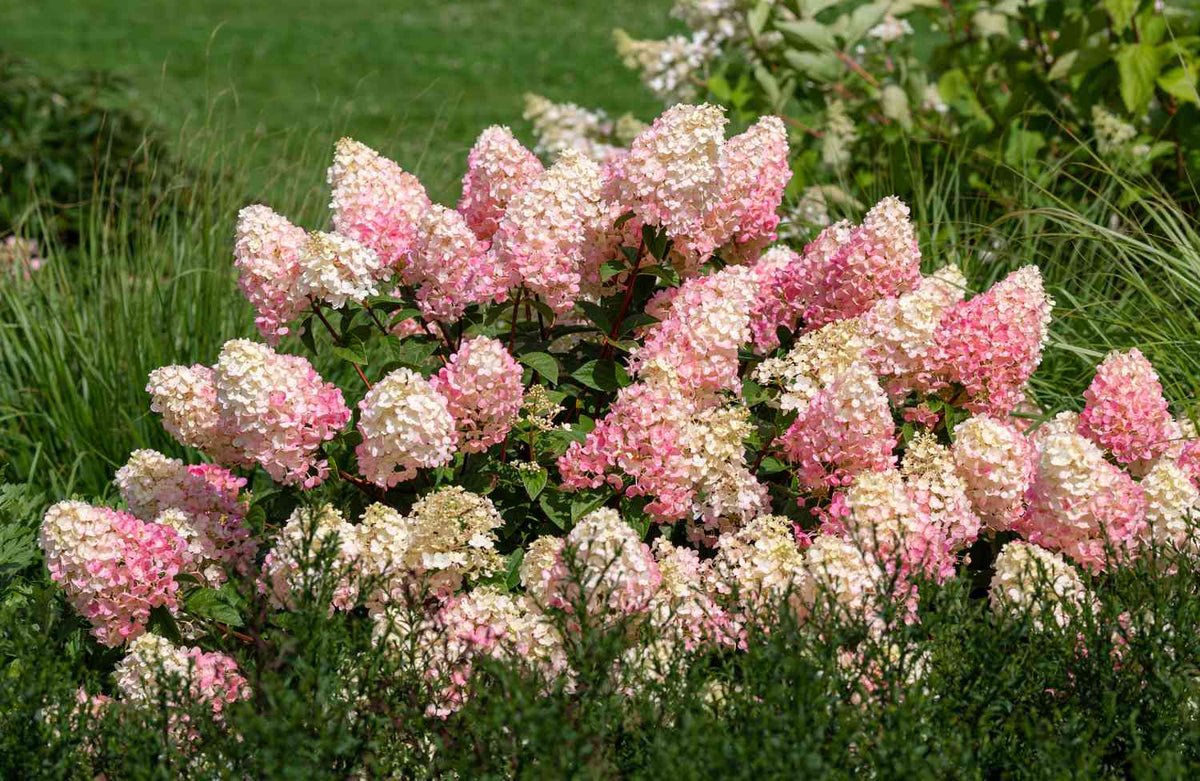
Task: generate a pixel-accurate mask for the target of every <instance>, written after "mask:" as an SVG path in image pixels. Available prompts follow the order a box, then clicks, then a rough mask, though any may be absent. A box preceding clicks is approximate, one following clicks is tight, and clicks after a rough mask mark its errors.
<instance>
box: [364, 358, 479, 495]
mask: <svg viewBox="0 0 1200 781" xmlns="http://www.w3.org/2000/svg"><path fill="white" fill-rule="evenodd" d="M358 408H359V409H360V410H362V416H361V417H360V418H359V421H358V430H359V433H361V434H362V438H363V439H362V442H361V443H359V445H358V447H357V448H356V451H355V452H356V453H357V454H358V467H359V470H360V471H361V472H362V474H363V475H364V476H365V477H366V478H367V479H368V480H370V481H371V482H373V483H375V484H376V485H380V486H388V487H390V486H393V485H395V484H397V483H400V482H403V481H405V480H411V479H412V478H414V477H416V475H417V470H418V469H422V468H425V469H427V468H431V467H436V466H441V465H443V464H446V463H449V461H450V459H451V458H453V457H454V447H455V444H456V443H457V441H458V435H457V433H456V429H455V424H454V418H453V416H451V414H450V410H449V407H448V405H447V401H446V397H445V396H443V395H442V394H440V393H438V392H437V391H436V390H434V388H433V386H432V385H431V384H430V383H429V381H428V380H426V379H425V378H424V377H422V376H421V375H420V374H417V373H416V372H414V371H413V370H411V369H407V368H400V369H396V370H395V371H393V372H391V373H390V374H388V375H387V376H386V377H384V378H383V379H382V380H380V381H379V382H377V383H375V386H374V387H373V388H371V390H369V391H367V395H366V396H365V397H363V400H362V401H360V402H359V403H358Z"/></svg>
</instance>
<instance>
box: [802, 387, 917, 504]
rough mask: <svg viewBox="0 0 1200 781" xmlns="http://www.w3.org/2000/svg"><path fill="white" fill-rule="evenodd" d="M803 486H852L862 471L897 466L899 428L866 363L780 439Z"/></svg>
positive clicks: (825, 392)
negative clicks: (895, 454) (848, 483)
mask: <svg viewBox="0 0 1200 781" xmlns="http://www.w3.org/2000/svg"><path fill="white" fill-rule="evenodd" d="M780 445H781V446H782V447H783V451H784V453H785V454H786V455H787V457H788V460H789V461H791V462H792V463H793V464H796V465H797V467H798V468H799V475H798V476H799V477H800V479H801V481H802V482H803V484H804V485H805V486H806V487H808V488H810V489H815V488H819V487H823V486H836V485H842V484H845V483H847V482H849V480H850V478H852V477H853V476H854V475H856V474H858V473H860V472H877V471H881V470H884V469H889V468H891V467H892V466H894V465H895V463H896V457H895V456H894V455H893V454H892V450H893V448H895V446H896V427H895V424H894V423H893V422H892V412H891V409H890V408H889V407H888V400H887V395H886V394H885V393H884V392H883V388H881V387H880V386H879V381H878V380H877V379H876V378H875V375H874V373H872V372H871V370H870V368H868V367H867V365H866V364H865V363H854V364H851V365H850V367H849V368H847V369H846V370H845V371H843V372H841V373H839V374H836V375H835V376H834V377H833V379H832V380H831V382H830V383H829V384H828V385H827V386H825V387H823V388H822V389H821V390H819V391H818V392H817V393H816V395H815V396H813V398H812V400H811V401H810V402H809V403H808V405H807V406H805V407H804V408H803V409H801V410H800V414H799V415H798V416H797V417H796V420H795V421H794V422H793V423H792V425H791V426H790V427H789V428H788V430H787V431H786V432H785V433H784V435H783V436H782V437H781V438H780Z"/></svg>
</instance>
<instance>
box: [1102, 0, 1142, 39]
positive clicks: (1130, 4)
mask: <svg viewBox="0 0 1200 781" xmlns="http://www.w3.org/2000/svg"><path fill="white" fill-rule="evenodd" d="M1103 5H1104V10H1105V11H1108V16H1109V18H1110V19H1112V24H1113V31H1114V32H1118V33H1120V32H1124V31H1125V28H1126V27H1128V26H1129V22H1130V21H1131V20H1132V19H1133V15H1134V14H1135V13H1137V7H1138V0H1103Z"/></svg>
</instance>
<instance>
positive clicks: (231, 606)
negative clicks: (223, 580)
mask: <svg viewBox="0 0 1200 781" xmlns="http://www.w3.org/2000/svg"><path fill="white" fill-rule="evenodd" d="M183 605H184V608H185V609H186V610H187V612H189V613H193V614H195V615H198V616H200V617H201V618H211V619H212V620H213V621H220V622H221V623H222V624H229V625H230V626H241V625H242V616H241V614H240V613H239V612H238V609H237V606H236V597H235V596H234V595H232V594H230V593H228V592H226V591H225V590H224V589H221V590H217V589H215V588H201V589H196V590H195V591H193V592H192V593H191V594H188V596H187V599H185V600H184V602H183Z"/></svg>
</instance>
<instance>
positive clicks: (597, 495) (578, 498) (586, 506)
mask: <svg viewBox="0 0 1200 781" xmlns="http://www.w3.org/2000/svg"><path fill="white" fill-rule="evenodd" d="M611 495H612V492H611V490H610V489H608V488H592V489H585V490H583V491H578V492H576V493H574V494H572V495H571V496H572V498H571V523H572V524H576V523H578V522H579V519H580V518H582V517H583V516H585V515H587V514H588V513H590V512H591V511H592V510H595V509H596V508H598V507H600V506H601V505H603V504H604V503H605V502H606V501H608V497H609V496H611Z"/></svg>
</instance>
